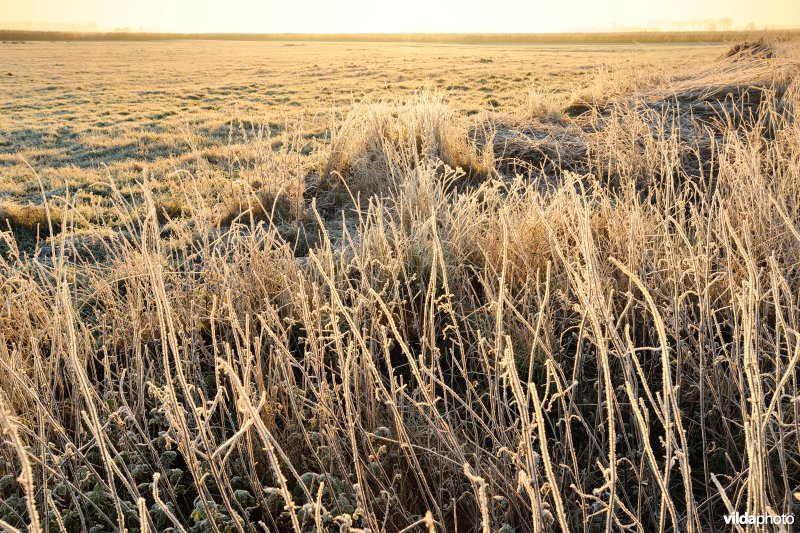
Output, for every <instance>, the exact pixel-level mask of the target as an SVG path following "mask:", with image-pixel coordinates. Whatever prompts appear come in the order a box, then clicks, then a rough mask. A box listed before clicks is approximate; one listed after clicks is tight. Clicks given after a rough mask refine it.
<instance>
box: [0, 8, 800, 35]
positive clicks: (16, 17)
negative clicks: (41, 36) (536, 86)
mask: <svg viewBox="0 0 800 533" xmlns="http://www.w3.org/2000/svg"><path fill="white" fill-rule="evenodd" d="M748 24H752V26H750V27H751V28H752V27H755V28H758V29H761V28H764V27H775V28H790V27H791V28H798V27H800V0H758V1H756V0H665V1H663V0H662V1H656V0H394V1H391V0H223V1H220V0H0V28H6V29H64V30H70V29H72V30H81V29H86V30H93V29H97V30H117V29H128V30H133V31H169V32H213V33H228V32H231V33H295V32H297V33H350V32H354V33H393V32H444V33H450V32H454V33H468V32H483V33H504V32H509V33H518V32H519V33H540V32H567V31H614V30H625V29H644V28H649V29H666V30H670V29H673V30H682V29H698V30H706V29H740V28H746V27H747V26H748Z"/></svg>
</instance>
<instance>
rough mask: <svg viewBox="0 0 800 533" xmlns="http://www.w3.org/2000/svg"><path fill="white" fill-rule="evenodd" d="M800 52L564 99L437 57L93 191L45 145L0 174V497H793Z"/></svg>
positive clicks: (153, 524)
mask: <svg viewBox="0 0 800 533" xmlns="http://www.w3.org/2000/svg"><path fill="white" fill-rule="evenodd" d="M799 60H800V52H799V51H798V48H797V45H796V43H757V44H756V45H752V44H749V45H743V46H739V47H737V48H734V49H733V50H732V53H730V54H718V57H717V58H716V59H714V60H713V61H711V62H708V63H705V64H695V65H692V66H689V67H685V68H684V69H682V70H676V71H669V72H660V73H647V74H646V75H643V74H636V73H634V72H633V71H627V73H625V72H623V73H615V74H613V75H611V76H610V77H601V78H600V79H598V80H597V81H596V82H595V83H594V84H592V85H590V86H588V88H586V89H585V90H583V91H576V92H577V93H579V94H580V95H581V96H580V101H581V102H582V104H581V105H584V106H585V109H582V110H581V111H580V112H572V111H575V110H574V105H575V102H574V98H573V95H572V94H571V93H569V92H561V93H558V94H549V95H547V96H543V94H545V93H544V92H541V91H540V92H535V93H533V94H530V95H526V96H525V98H523V99H521V101H520V102H519V104H518V107H517V108H514V109H509V110H494V111H491V110H486V111H481V112H480V113H478V114H475V115H472V116H466V115H465V114H462V113H459V112H458V107H457V106H455V105H453V104H452V103H449V102H448V101H447V98H446V97H445V96H443V95H442V94H441V93H437V92H436V91H432V90H426V91H421V92H417V93H415V94H414V95H413V96H412V97H409V98H407V99H391V100H386V99H384V100H380V99H378V100H373V101H370V102H365V103H358V104H357V105H353V106H352V107H351V109H349V111H348V114H347V115H346V116H345V117H343V120H342V121H341V122H339V123H337V124H336V127H335V128H334V129H333V131H332V132H331V134H330V138H320V139H318V140H319V141H320V148H319V149H317V150H314V151H312V152H311V153H309V154H307V155H305V156H303V155H302V153H301V151H302V149H303V146H304V144H303V141H304V140H306V139H304V138H303V133H302V128H291V127H286V128H285V130H283V131H282V133H281V134H282V135H284V137H283V138H282V141H283V144H282V145H281V146H280V147H277V148H275V149H273V146H272V142H273V140H274V139H273V138H272V136H271V135H272V132H270V131H269V130H270V128H269V127H266V128H259V127H258V126H257V125H255V123H254V124H250V125H249V127H250V129H249V133H247V135H248V136H249V138H250V139H252V138H253V136H254V137H255V139H257V142H253V143H250V144H248V145H247V147H246V148H243V147H242V146H241V145H238V144H236V143H230V144H229V145H227V147H224V148H223V147H216V148H214V149H216V150H220V154H219V156H218V162H217V163H216V164H215V163H211V162H209V160H208V158H207V157H206V156H207V155H208V153H207V152H203V150H202V149H200V148H197V147H196V145H193V146H195V149H193V150H192V151H191V152H190V153H189V155H187V156H186V158H185V159H184V160H183V163H185V165H184V166H182V165H180V164H177V163H175V161H173V162H172V163H175V164H173V166H172V169H171V170H169V171H165V172H163V174H162V173H160V170H161V168H160V167H157V168H148V167H146V166H143V167H141V168H139V169H130V173H131V174H130V178H129V179H128V180H123V179H119V178H120V176H114V175H110V174H109V175H107V176H106V178H105V179H104V180H100V179H98V180H97V181H96V187H97V188H96V189H95V192H94V194H93V195H90V196H88V197H87V196H81V195H80V192H81V191H80V190H79V191H75V190H74V189H72V188H71V187H70V186H69V185H68V184H67V185H64V189H63V190H61V191H59V194H52V193H51V194H49V195H48V194H47V191H51V189H49V188H48V187H49V186H50V185H53V187H56V184H57V183H58V181H56V180H53V181H52V182H50V181H47V178H46V177H40V178H37V182H38V181H39V180H41V183H42V184H43V187H44V188H45V191H46V194H45V197H46V198H45V199H43V200H41V204H40V205H29V204H24V203H22V202H21V201H20V202H17V201H15V200H10V199H4V200H3V203H2V204H0V213H2V214H3V218H4V220H6V221H7V222H8V223H9V224H10V225H11V226H12V227H17V228H33V227H35V226H36V225H37V224H38V226H39V228H40V234H41V235H42V237H43V238H42V239H40V240H38V241H34V242H33V243H27V244H25V245H24V246H23V244H24V243H21V242H20V237H19V234H18V233H16V232H17V231H18V230H14V231H5V230H4V231H3V232H2V233H1V234H0V241H2V242H3V243H4V244H3V246H4V248H3V249H2V255H1V256H0V339H1V340H2V342H0V428H2V431H3V434H4V440H3V445H2V447H0V520H2V521H3V527H7V528H11V527H13V528H18V529H24V528H26V527H30V528H31V529H36V528H38V527H39V526H40V525H42V526H43V525H47V526H48V527H49V528H52V529H54V530H58V529H65V530H84V529H85V530H91V528H94V531H105V530H115V529H117V530H125V529H128V530H129V531H156V530H157V531H255V530H261V529H268V530H271V531H292V530H296V531H324V530H339V531H365V530H367V529H368V530H369V531H393V532H401V531H412V530H425V529H427V530H434V531H455V530H458V531H504V532H508V531H566V530H582V531H608V530H615V531H616V530H622V529H629V530H633V531H659V530H664V531H667V530H677V531H692V532H700V531H708V530H711V529H712V528H714V527H716V528H717V529H718V530H724V528H725V524H724V520H723V516H724V515H725V514H727V513H732V512H734V511H739V512H741V513H744V512H747V513H750V514H752V515H759V514H770V515H772V514H789V513H794V514H795V515H797V514H798V505H800V501H798V493H800V431H798V429H797V428H798V424H800V402H798V398H800V389H799V388H798V387H800V384H798V382H797V379H796V378H797V375H798V371H797V365H798V361H800V304H799V303H798V301H797V298H798V294H800V226H798V220H800V203H799V202H798V199H799V198H800V124H798V122H797V120H796V114H795V112H796V109H797V106H798V105H799V104H800V85H798V81H797V80H798V78H797V73H798V68H800V62H799ZM571 110H572V111H571ZM571 115H574V116H571ZM232 124H233V123H231V124H229V125H230V126H231V130H233V129H235V127H234V126H233V125H232ZM242 130H243V131H245V132H248V126H247V125H243V126H242ZM242 130H240V134H241V131H242ZM259 131H260V132H261V133H258V132H259ZM276 133H277V132H276ZM233 135H234V134H233V133H231V136H233ZM241 135H242V136H244V134H241ZM190 144H192V143H191V142H190ZM221 161H225V162H226V163H223V164H219V162H221ZM3 168H8V167H3ZM34 168H35V167H34ZM163 168H167V165H166V164H165V166H164V167H163ZM231 169H234V170H231ZM15 183H16V182H15ZM45 206H47V208H46V207H45ZM48 209H49V211H50V219H51V220H52V221H53V223H54V224H57V228H56V227H55V226H54V230H53V234H52V235H51V234H50V233H49V230H48V231H47V232H44V231H43V229H42V228H43V226H44V225H47V221H48V217H47V214H46V213H47V210H48ZM43 210H44V212H45V214H44V215H43V214H42V212H43ZM45 237H46V238H45Z"/></svg>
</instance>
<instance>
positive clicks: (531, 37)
mask: <svg viewBox="0 0 800 533" xmlns="http://www.w3.org/2000/svg"><path fill="white" fill-rule="evenodd" d="M760 37H764V38H769V39H773V40H775V39H777V40H784V39H792V38H797V37H800V30H763V31H754V30H741V31H625V32H603V33H589V32H585V33H330V34H323V33H315V34H312V33H138V32H105V33H104V32H65V31H29V30H0V41H5V42H9V41H17V42H18V41H175V40H214V41H325V42H335V41H349V42H416V43H461V44H533V43H635V42H642V43H674V42H731V41H743V40H748V39H753V38H760Z"/></svg>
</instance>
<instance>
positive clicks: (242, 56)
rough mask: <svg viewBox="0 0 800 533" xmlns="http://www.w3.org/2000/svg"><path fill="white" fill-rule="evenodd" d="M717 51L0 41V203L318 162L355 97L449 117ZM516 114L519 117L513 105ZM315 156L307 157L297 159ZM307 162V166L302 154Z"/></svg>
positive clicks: (565, 93) (564, 95)
mask: <svg viewBox="0 0 800 533" xmlns="http://www.w3.org/2000/svg"><path fill="white" fill-rule="evenodd" d="M725 49H726V47H725V45H720V44H713V45H691V44H651V45H632V44H613V45H598V44H594V45H545V44H540V45H491V46H487V45H484V46H480V45H451V44H442V45H436V44H434V45H430V44H413V43H409V44H393V43H312V42H309V43H302V42H287V43H280V42H225V41H222V42H220V41H188V42H181V41H177V42H175V41H167V42H146V43H131V42H106V43H102V42H100V43H82V42H55V43H49V42H28V43H26V44H10V43H6V44H2V45H0V65H2V67H0V70H2V72H0V74H1V75H0V199H2V200H7V201H14V202H19V203H21V204H22V205H25V204H26V203H29V202H30V203H34V204H38V203H41V193H40V185H39V183H38V180H37V179H36V177H35V176H34V175H33V174H32V172H31V171H30V169H29V168H28V166H27V165H26V164H25V163H23V161H22V158H24V160H25V161H26V162H27V163H29V164H30V165H31V166H32V167H33V168H34V169H35V170H36V171H37V172H38V173H39V177H40V178H41V179H43V180H44V183H45V188H46V189H47V190H49V191H53V190H55V189H58V188H60V187H63V186H65V185H66V186H69V187H72V189H73V191H74V192H83V193H85V192H86V190H87V189H86V186H90V185H91V183H93V182H97V181H106V180H107V179H108V177H109V176H111V177H113V179H115V180H118V181H119V183H120V184H126V183H131V182H133V181H135V180H137V179H139V178H140V176H141V171H142V169H143V168H144V167H147V169H148V171H149V172H150V173H151V174H152V176H153V177H154V178H155V179H158V178H162V177H163V176H164V175H165V174H168V173H170V172H171V171H173V170H175V169H177V168H184V167H187V168H188V165H194V164H195V163H196V162H197V159H198V157H200V158H202V159H204V160H206V161H209V162H210V163H211V166H212V167H216V168H217V169H218V170H220V171H223V172H224V173H225V177H226V179H231V178H233V179H236V178H237V177H239V176H237V170H241V169H245V170H246V167H247V166H248V164H252V163H253V162H254V159H255V158H256V157H257V155H256V154H257V152H258V151H259V150H262V149H269V150H273V151H279V150H281V149H282V148H286V147H289V148H290V150H289V151H291V152H297V153H298V154H300V155H301V156H302V157H303V161H302V164H303V165H306V164H308V165H311V166H313V165H314V164H316V163H317V161H318V156H320V155H322V156H323V157H327V155H328V154H327V153H326V151H327V150H329V142H330V139H331V130H332V129H335V128H336V127H338V126H340V125H341V123H342V121H343V119H344V118H345V117H346V116H347V114H348V112H349V110H350V108H351V107H352V105H353V104H354V103H358V102H365V101H372V102H377V101H381V100H386V99H389V100H403V99H405V98H408V97H410V96H412V95H414V94H415V93H417V92H419V91H420V90H426V89H427V90H428V91H430V92H435V93H438V95H439V96H440V97H441V98H442V100H444V101H445V102H446V103H447V104H449V105H450V106H451V107H452V109H453V110H454V112H456V113H457V114H459V115H465V116H468V115H476V114H482V113H484V112H485V111H487V110H495V111H505V112H512V113H513V112H519V109H520V108H525V106H527V105H529V100H530V93H531V91H538V92H540V93H542V94H547V95H548V98H555V99H556V100H557V99H559V98H560V99H564V100H566V99H569V98H570V97H572V96H573V94H574V93H575V92H576V91H578V90H580V89H582V88H584V87H586V86H587V85H589V84H591V83H592V82H593V81H594V79H595V78H596V76H597V75H598V72H607V71H615V70H616V71H621V72H630V71H633V70H641V69H643V70H649V71H662V72H663V71H668V70H669V69H674V68H676V67H681V66H686V65H691V64H693V63H694V64H696V63H698V62H701V61H704V60H709V59H710V58H713V57H716V56H718V55H720V54H721V53H722V52H723V51H724V50H725ZM523 112H524V111H523ZM312 153H313V155H314V157H313V158H310V159H309V158H307V157H306V156H308V155H311V154H312ZM312 159H313V161H312Z"/></svg>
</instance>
